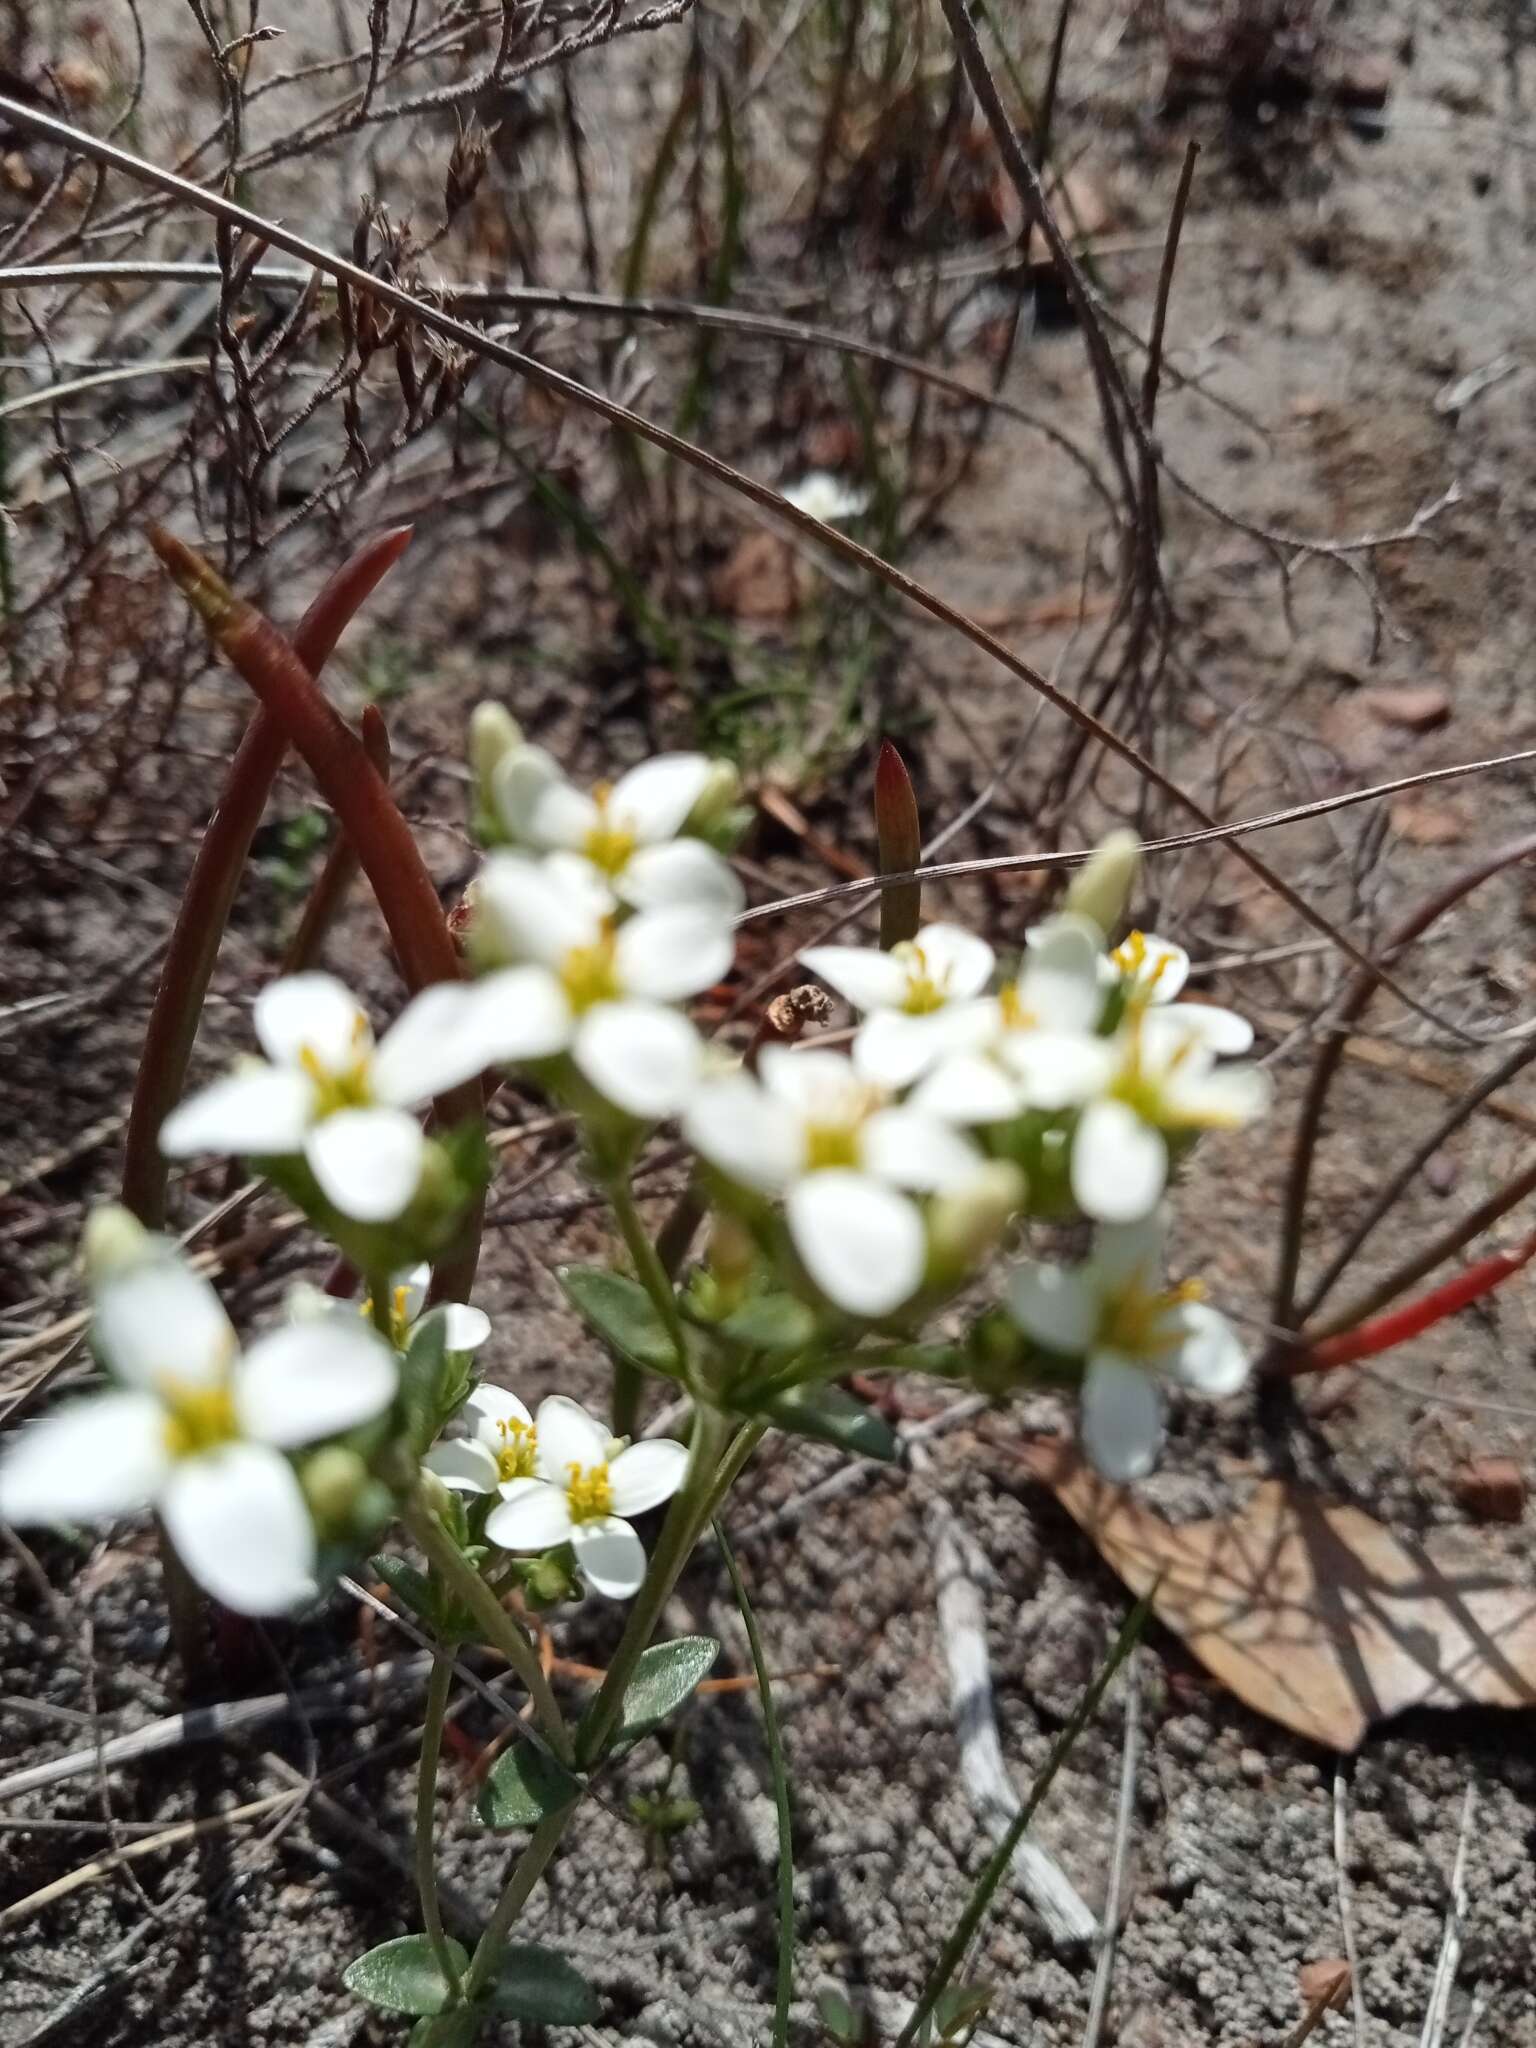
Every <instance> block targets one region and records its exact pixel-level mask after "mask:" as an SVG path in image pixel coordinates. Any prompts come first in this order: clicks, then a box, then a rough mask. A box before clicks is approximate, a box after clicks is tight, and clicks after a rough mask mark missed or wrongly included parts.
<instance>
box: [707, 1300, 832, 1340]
mask: <svg viewBox="0 0 1536 2048" xmlns="http://www.w3.org/2000/svg"><path fill="white" fill-rule="evenodd" d="M719 1329H720V1335H721V1336H722V1337H724V1338H725V1339H726V1340H727V1342H729V1343H731V1344H739V1345H740V1346H741V1347H742V1349H743V1350H745V1351H803V1350H804V1349H805V1347H806V1346H807V1345H808V1344H809V1343H810V1342H811V1340H812V1339H813V1338H814V1337H815V1335H816V1315H815V1311H814V1310H813V1309H810V1308H808V1307H807V1306H806V1304H805V1303H804V1302H803V1301H797V1300H796V1299H795V1297H794V1295H792V1294H760V1295H759V1296H758V1297H757V1299H756V1300H755V1301H745V1302H743V1303H742V1305H741V1307H740V1308H738V1309H736V1310H734V1311H733V1313H732V1314H730V1315H728V1316H727V1317H726V1319H725V1321H724V1322H723V1323H721V1324H720V1326H719Z"/></svg>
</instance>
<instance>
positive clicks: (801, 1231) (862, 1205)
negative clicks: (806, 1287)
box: [785, 1168, 926, 1316]
mask: <svg viewBox="0 0 1536 2048" xmlns="http://www.w3.org/2000/svg"><path fill="white" fill-rule="evenodd" d="M785 1212H786V1215H787V1217H788V1220H789V1231H790V1236H791V1237H792V1238H793V1240H794V1245H795V1250H796V1251H797V1252H798V1253H799V1254H800V1259H801V1262H802V1264H803V1265H804V1267H805V1270H806V1272H807V1273H809V1274H810V1276H811V1278H812V1280H814V1281H815V1283H816V1285H817V1286H818V1287H819V1288H820V1289H821V1291H822V1293H823V1294H824V1295H825V1296H826V1297H827V1299H828V1300H829V1301H832V1302H835V1303H836V1304H837V1306H838V1307H839V1308H842V1309H846V1310H847V1311H848V1312H849V1314H850V1315H856V1316H884V1315H889V1314H890V1313H891V1311H892V1310H893V1309H896V1308H899V1307H900V1306H901V1304H902V1303H903V1302H904V1301H907V1300H909V1299H910V1297H911V1296H912V1295H913V1294H915V1293H916V1291H917V1289H918V1287H919V1286H920V1285H921V1283H922V1278H923V1266H924V1263H925V1252H926V1240H925V1235H924V1231H923V1219H922V1216H921V1214H920V1213H919V1211H918V1209H917V1207H916V1205H915V1204H914V1203H912V1202H910V1201H909V1200H908V1199H907V1197H906V1196H905V1195H901V1194H898V1193H897V1192H896V1190H895V1189H894V1188H889V1187H886V1186H885V1185H884V1184H883V1183H882V1182H880V1181H877V1180H873V1179H871V1177H870V1176H869V1175H868V1174H864V1173H850V1172H848V1171H847V1170H846V1169H843V1168H837V1169H834V1170H832V1171H829V1172H822V1173H812V1174H807V1175H806V1177H805V1179H804V1180H801V1181H797V1182H796V1183H795V1185H794V1186H793V1187H792V1188H791V1189H790V1191H789V1196H788V1199H787V1201H786V1204H785Z"/></svg>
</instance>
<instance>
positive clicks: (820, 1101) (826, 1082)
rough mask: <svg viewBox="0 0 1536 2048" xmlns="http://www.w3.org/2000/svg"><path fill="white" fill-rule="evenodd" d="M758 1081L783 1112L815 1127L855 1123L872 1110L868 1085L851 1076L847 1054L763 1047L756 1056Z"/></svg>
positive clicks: (851, 1071)
mask: <svg viewBox="0 0 1536 2048" xmlns="http://www.w3.org/2000/svg"><path fill="white" fill-rule="evenodd" d="M757 1071H758V1077H759V1079H760V1080H761V1081H762V1084H763V1086H764V1088H766V1089H767V1091H768V1093H769V1094H770V1095H771V1096H774V1097H775V1098H776V1099H777V1100H778V1102H779V1103H781V1104H782V1105H783V1106H784V1107H785V1108H787V1109H792V1110H794V1111H795V1112H796V1113H797V1114H798V1115H800V1116H803V1117H806V1118H809V1119H810V1120H812V1121H813V1122H815V1123H822V1124H843V1123H849V1124H851V1123H857V1122H858V1121H859V1120H860V1119H861V1118H862V1117H863V1116H864V1115H865V1114H866V1113H867V1112H868V1110H869V1109H870V1108H871V1106H872V1105H871V1102H870V1090H869V1084H868V1083H867V1082H865V1081H862V1080H860V1078H859V1076H858V1075H857V1074H856V1073H855V1072H854V1068H853V1062H852V1061H851V1060H850V1059H849V1058H848V1057H847V1055H846V1054H844V1053H840V1052H831V1051H822V1050H821V1049H820V1048H818V1047H816V1046H812V1047H811V1048H810V1049H809V1050H808V1051H806V1052H795V1051H792V1050H791V1048H790V1047H789V1046H787V1045H765V1046H764V1047H763V1049H762V1051H761V1052H760V1053H759V1054H758V1056H757Z"/></svg>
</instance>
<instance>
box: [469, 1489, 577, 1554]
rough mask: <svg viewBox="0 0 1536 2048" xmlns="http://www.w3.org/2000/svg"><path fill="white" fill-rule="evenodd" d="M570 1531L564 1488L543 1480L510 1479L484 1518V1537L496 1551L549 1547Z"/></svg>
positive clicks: (562, 1539) (567, 1536)
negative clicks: (510, 1481)
mask: <svg viewBox="0 0 1536 2048" xmlns="http://www.w3.org/2000/svg"><path fill="white" fill-rule="evenodd" d="M571 1530H572V1522H571V1509H570V1503H569V1501H568V1500H567V1499H566V1493H565V1488H564V1487H563V1486H556V1485H554V1484H553V1483H552V1482H551V1481H549V1480H547V1479H514V1480H513V1481H512V1483H511V1484H510V1485H509V1486H504V1487H503V1488H502V1490H501V1499H500V1500H499V1501H498V1502H497V1504H496V1506H495V1507H493V1508H492V1509H491V1512H490V1513H489V1514H488V1515H487V1516H486V1518H485V1534H486V1540H487V1541H488V1542H490V1543H494V1544H495V1545H496V1546H497V1548H498V1549H500V1550H520V1551H529V1550H549V1549H552V1548H553V1546H554V1545H555V1544H557V1543H565V1542H568V1541H569V1540H570V1536H571Z"/></svg>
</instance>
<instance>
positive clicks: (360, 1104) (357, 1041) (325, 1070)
mask: <svg viewBox="0 0 1536 2048" xmlns="http://www.w3.org/2000/svg"><path fill="white" fill-rule="evenodd" d="M367 1034H368V1019H367V1018H366V1017H365V1016H364V1015H363V1014H362V1012H361V1011H359V1012H358V1016H357V1022H356V1023H355V1024H354V1026H353V1027H352V1042H353V1045H354V1047H355V1048H356V1049H355V1051H354V1053H353V1055H352V1059H351V1061H350V1063H349V1064H348V1065H346V1066H342V1067H328V1066H326V1065H325V1063H324V1062H323V1061H322V1059H321V1058H320V1055H319V1053H317V1052H316V1051H315V1048H314V1047H313V1046H312V1045H301V1046H300V1047H299V1065H300V1066H301V1067H302V1068H303V1069H304V1071H305V1073H306V1074H308V1076H309V1078H310V1079H311V1081H313V1082H314V1084H315V1090H316V1102H315V1115H316V1116H317V1117H325V1116H334V1115H335V1113H336V1111H337V1110H338V1109H367V1108H368V1106H369V1104H370V1103H371V1102H372V1100H373V1090H372V1089H371V1088H370V1087H369V1085H368V1068H369V1065H370V1064H371V1059H372V1048H371V1047H370V1046H369V1044H368V1042H367Z"/></svg>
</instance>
